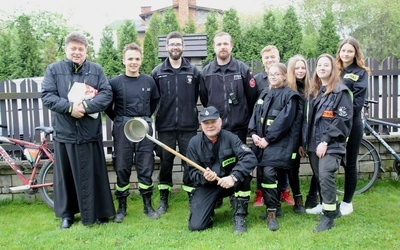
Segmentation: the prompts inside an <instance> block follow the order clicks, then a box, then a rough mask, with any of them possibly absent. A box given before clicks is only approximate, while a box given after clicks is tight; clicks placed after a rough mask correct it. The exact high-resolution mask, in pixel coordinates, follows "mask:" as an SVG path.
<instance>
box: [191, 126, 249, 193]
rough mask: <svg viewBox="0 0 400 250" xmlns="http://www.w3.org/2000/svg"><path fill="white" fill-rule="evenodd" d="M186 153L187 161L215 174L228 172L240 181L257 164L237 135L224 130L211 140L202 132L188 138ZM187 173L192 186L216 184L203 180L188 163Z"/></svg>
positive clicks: (199, 173) (197, 171)
mask: <svg viewBox="0 0 400 250" xmlns="http://www.w3.org/2000/svg"><path fill="white" fill-rule="evenodd" d="M186 154H187V157H188V158H189V159H190V160H192V161H194V162H196V163H197V164H199V165H200V166H202V167H203V168H210V169H211V170H212V171H214V172H216V173H217V175H218V176H219V177H225V176H228V175H231V174H232V175H234V176H235V177H236V178H237V179H238V180H240V181H243V180H244V179H245V177H246V176H249V175H250V173H251V171H253V169H254V168H255V167H256V166H257V158H256V157H255V155H254V153H253V152H252V151H251V149H250V148H249V147H248V146H247V145H246V144H243V143H242V141H241V140H240V139H239V137H238V136H237V135H235V134H233V133H232V132H230V131H227V130H224V129H222V130H221V131H220V133H219V135H218V140H217V141H216V142H214V143H213V142H211V141H210V140H209V139H208V138H207V136H206V135H205V134H204V133H203V132H202V133H201V134H198V135H196V136H194V137H192V139H191V140H190V142H189V145H188V148H187V153H186ZM189 175H190V179H191V180H192V181H193V182H194V185H195V186H208V185H213V186H216V185H217V183H216V182H213V183H210V182H209V181H207V180H206V179H205V178H204V176H203V172H201V171H200V170H198V169H197V168H195V167H192V166H189Z"/></svg>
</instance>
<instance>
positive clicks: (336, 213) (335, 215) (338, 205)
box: [317, 202, 342, 221]
mask: <svg viewBox="0 0 400 250" xmlns="http://www.w3.org/2000/svg"><path fill="white" fill-rule="evenodd" d="M332 216H333V219H337V218H340V217H342V213H341V212H340V203H339V202H336V210H335V211H334V212H333V213H332ZM322 217H323V215H322V216H319V217H317V221H321V220H322Z"/></svg>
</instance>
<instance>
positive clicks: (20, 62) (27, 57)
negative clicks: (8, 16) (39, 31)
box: [11, 15, 44, 79]
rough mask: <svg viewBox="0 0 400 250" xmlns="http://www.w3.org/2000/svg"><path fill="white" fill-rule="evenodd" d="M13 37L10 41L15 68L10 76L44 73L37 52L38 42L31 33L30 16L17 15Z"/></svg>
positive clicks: (24, 76)
mask: <svg viewBox="0 0 400 250" xmlns="http://www.w3.org/2000/svg"><path fill="white" fill-rule="evenodd" d="M14 27H15V32H16V33H15V35H16V37H15V39H14V42H13V43H12V47H13V48H12V51H13V53H15V54H14V56H15V57H14V58H15V60H14V61H13V63H12V67H13V68H14V69H15V70H14V71H13V73H12V75H11V77H12V78H14V79H15V78H26V77H35V76H42V75H44V70H43V67H42V64H41V63H42V61H41V59H40V54H39V43H38V41H37V40H36V39H35V37H34V35H33V33H32V30H33V28H32V25H31V24H30V17H29V16H27V15H21V16H18V17H17V19H16V22H15V24H14Z"/></svg>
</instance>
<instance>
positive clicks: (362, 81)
mask: <svg viewBox="0 0 400 250" xmlns="http://www.w3.org/2000/svg"><path fill="white" fill-rule="evenodd" d="M340 78H341V79H342V82H343V83H344V85H346V86H347V87H348V88H349V89H350V90H351V92H352V93H353V108H354V113H353V115H354V116H355V117H356V116H358V117H359V116H360V115H361V110H362V108H363V105H364V103H365V99H366V97H367V89H368V73H367V72H366V71H365V70H364V69H363V68H361V67H359V66H358V65H357V63H356V62H354V63H352V64H351V65H349V66H348V67H346V68H344V69H343V70H342V72H341V74H340Z"/></svg>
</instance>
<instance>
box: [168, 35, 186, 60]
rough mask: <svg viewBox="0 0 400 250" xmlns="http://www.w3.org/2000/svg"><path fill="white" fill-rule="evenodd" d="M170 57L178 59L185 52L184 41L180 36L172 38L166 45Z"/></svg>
mask: <svg viewBox="0 0 400 250" xmlns="http://www.w3.org/2000/svg"><path fill="white" fill-rule="evenodd" d="M166 48H167V51H168V54H169V57H170V58H171V59H172V60H178V59H179V58H181V56H182V53H183V48H184V45H183V41H182V39H180V38H171V39H169V41H168V44H167V46H166Z"/></svg>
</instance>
